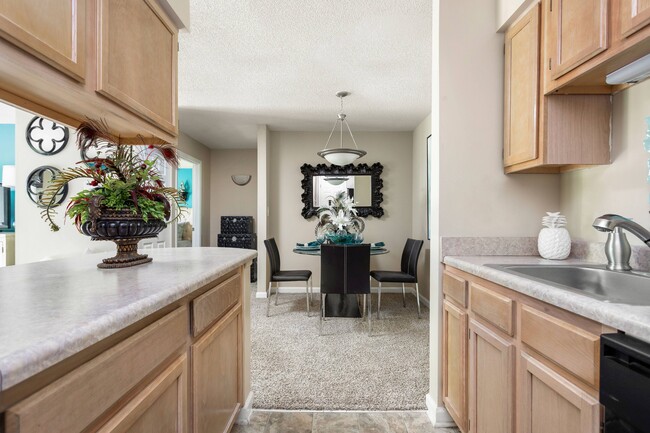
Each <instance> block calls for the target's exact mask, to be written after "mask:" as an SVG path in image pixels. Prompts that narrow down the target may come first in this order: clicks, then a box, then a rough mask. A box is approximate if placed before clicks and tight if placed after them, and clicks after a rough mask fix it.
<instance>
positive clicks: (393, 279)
mask: <svg viewBox="0 0 650 433" xmlns="http://www.w3.org/2000/svg"><path fill="white" fill-rule="evenodd" d="M423 244H424V241H419V240H415V239H410V238H409V239H407V240H406V245H404V251H402V266H401V268H402V269H401V271H371V272H370V277H371V278H374V279H375V280H377V281H378V282H379V288H378V290H377V319H379V310H380V309H381V284H382V283H402V302H403V303H404V307H406V288H405V285H406V284H415V299H416V300H417V304H418V318H421V317H422V316H421V314H420V288H419V287H418V258H419V257H420V251H421V250H422V245H423Z"/></svg>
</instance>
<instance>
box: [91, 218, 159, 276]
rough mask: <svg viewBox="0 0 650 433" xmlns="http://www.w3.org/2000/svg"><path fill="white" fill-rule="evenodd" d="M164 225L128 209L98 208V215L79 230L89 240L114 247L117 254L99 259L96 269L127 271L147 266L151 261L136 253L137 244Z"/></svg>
mask: <svg viewBox="0 0 650 433" xmlns="http://www.w3.org/2000/svg"><path fill="white" fill-rule="evenodd" d="M165 227H167V224H166V223H165V222H164V221H162V220H158V219H148V221H145V220H144V219H143V218H142V215H138V214H134V213H133V212H132V211H131V210H128V209H126V210H114V209H108V208H106V207H103V206H102V207H101V208H100V215H99V216H98V217H97V218H96V219H95V220H92V221H86V222H85V223H83V224H82V225H81V226H80V227H79V231H80V232H81V233H83V234H85V235H86V236H90V238H91V239H92V240H93V241H112V242H115V243H116V244H117V255H115V256H114V257H111V258H108V259H103V260H102V263H99V264H98V265H97V267H98V268H102V269H112V268H127V267H130V266H136V265H141V264H143V263H149V262H151V261H152V260H153V259H152V258H151V257H149V256H147V255H146V254H138V242H140V241H141V240H142V239H146V238H155V237H156V236H157V235H158V233H160V232H161V231H163V230H164V229H165Z"/></svg>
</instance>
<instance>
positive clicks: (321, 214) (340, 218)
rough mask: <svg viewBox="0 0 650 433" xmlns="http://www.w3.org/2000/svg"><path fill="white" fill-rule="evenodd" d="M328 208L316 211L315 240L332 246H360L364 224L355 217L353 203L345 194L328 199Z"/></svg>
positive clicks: (355, 212)
mask: <svg viewBox="0 0 650 433" xmlns="http://www.w3.org/2000/svg"><path fill="white" fill-rule="evenodd" d="M329 199H330V200H329V203H330V205H329V206H326V207H322V208H320V209H318V224H317V225H316V230H315V234H316V239H317V240H318V241H327V242H329V243H333V244H360V243H361V242H363V235H362V233H363V230H364V229H365V228H366V224H365V223H364V222H363V220H362V219H361V218H359V216H358V215H357V210H356V209H355V208H354V201H352V199H351V198H350V197H348V195H347V193H346V192H343V191H342V192H339V193H337V194H336V195H335V196H334V197H329Z"/></svg>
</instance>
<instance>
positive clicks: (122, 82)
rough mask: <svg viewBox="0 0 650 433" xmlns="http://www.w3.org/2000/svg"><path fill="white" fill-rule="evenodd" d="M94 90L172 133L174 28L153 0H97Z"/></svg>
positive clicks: (174, 123) (174, 120) (174, 131)
mask: <svg viewBox="0 0 650 433" xmlns="http://www.w3.org/2000/svg"><path fill="white" fill-rule="evenodd" d="M98 21H99V47H98V49H99V53H98V55H99V59H98V62H99V64H98V89H97V91H98V92H99V93H101V94H102V95H104V96H106V97H108V98H110V99H112V100H113V101H115V102H117V103H118V104H120V105H122V106H123V107H125V108H126V109H128V110H131V111H133V112H134V113H136V114H138V115H139V116H141V117H143V118H145V119H146V120H148V121H150V122H152V123H153V124H154V125H157V126H158V127H160V128H162V129H163V130H165V131H167V132H169V133H171V134H174V135H176V134H177V133H178V124H177V102H176V101H177V56H178V32H177V30H176V27H175V26H174V24H173V23H172V22H171V20H170V19H169V18H168V17H167V16H166V15H165V13H164V12H163V11H162V10H161V9H160V7H159V6H158V5H157V4H155V2H154V0H99V9H98Z"/></svg>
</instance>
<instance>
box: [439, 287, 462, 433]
mask: <svg viewBox="0 0 650 433" xmlns="http://www.w3.org/2000/svg"><path fill="white" fill-rule="evenodd" d="M442 323H443V343H442V344H443V346H442V360H443V361H442V371H443V374H442V401H443V402H444V403H445V406H446V407H447V410H448V411H449V414H450V415H451V417H452V418H453V419H454V421H455V422H456V424H457V425H458V427H460V428H461V429H462V430H463V431H465V428H466V424H467V423H466V421H467V332H468V331H467V313H466V312H465V311H463V310H461V309H460V308H458V307H457V306H455V305H454V304H453V303H451V302H449V301H447V300H445V301H444V302H443V319H442Z"/></svg>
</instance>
